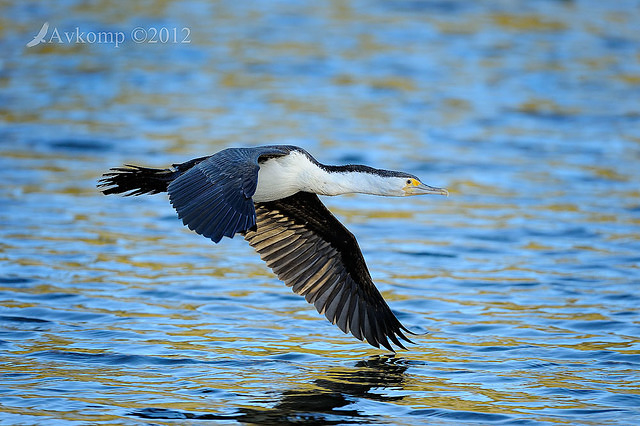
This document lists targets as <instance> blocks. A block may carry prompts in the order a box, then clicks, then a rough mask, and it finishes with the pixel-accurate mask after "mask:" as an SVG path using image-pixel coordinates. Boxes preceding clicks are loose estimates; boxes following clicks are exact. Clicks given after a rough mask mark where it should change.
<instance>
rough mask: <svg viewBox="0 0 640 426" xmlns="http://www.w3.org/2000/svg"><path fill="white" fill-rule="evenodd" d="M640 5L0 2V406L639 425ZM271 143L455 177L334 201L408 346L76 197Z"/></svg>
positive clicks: (174, 230)
mask: <svg viewBox="0 0 640 426" xmlns="http://www.w3.org/2000/svg"><path fill="white" fill-rule="evenodd" d="M639 6H640V3H638V2H637V1H617V2H596V1H551V0H540V1H533V2H504V1H498V0H495V1H493V0H491V1H485V2H474V3H472V2H463V1H455V0H454V1H443V2H436V1H433V2H432V1H390V2H376V1H370V2H365V1H350V2H335V3H317V4H316V3H313V4H307V3H302V2H294V1H278V2H215V3H214V2H206V1H199V0H195V1H189V2H172V1H164V2H160V1H150V2H146V3H137V2H133V3H131V4H124V3H117V2H99V3H94V2H80V1H60V2H55V4H54V3H51V4H48V3H42V4H40V3H34V4H31V3H20V2H14V3H5V4H3V5H1V6H0V8H1V9H2V13H0V48H1V49H2V52H3V54H2V57H1V58H0V203H1V205H2V208H1V209H0V377H1V378H0V424H6V425H15V424H29V425H30V424H43V425H58V424H79V425H81V424H82V425H84V424H131V425H134V424H135V425H138V424H234V423H250V424H251V423H252V424H277V425H286V424H302V423H314V422H315V423H316V424H354V423H356V424H393V425H422V424H460V423H476V424H493V423H497V424H584V425H603V424H616V425H618V424H619V425H629V424H636V423H639V422H640V408H638V407H640V387H639V386H638V383H639V382H640V371H639V370H640V227H639V225H640V190H639V186H638V182H639V181H640V167H639V164H640V33H639V32H638V31H637V28H638V26H637V23H638V22H640V7H639ZM44 22H48V23H49V29H48V31H47V34H46V36H45V38H44V41H45V42H44V43H40V44H38V45H36V46H33V47H26V44H27V43H28V42H30V41H31V40H33V39H34V37H35V36H36V34H37V33H38V32H39V31H40V29H41V28H42V26H43V24H44ZM137 28H141V29H142V31H144V32H145V34H146V35H147V37H148V38H150V37H151V36H152V35H153V34H152V33H153V31H154V30H155V31H156V32H157V35H156V42H155V43H151V42H150V41H151V40H150V39H148V40H146V41H145V42H137V43H136V42H135V41H134V40H133V36H134V30H136V29H137ZM165 28H166V31H167V32H168V33H166V34H169V36H170V37H169V39H165V42H162V41H161V40H160V37H161V35H162V34H165V32H164V30H163V29H165ZM184 28H187V29H188V31H185V30H184ZM54 29H56V30H57V31H58V34H59V35H60V38H59V39H58V38H55V37H53V35H52V34H53V31H54ZM174 29H175V34H176V36H178V37H177V38H175V39H173V38H171V37H173V34H174V33H173V31H174ZM101 31H102V32H105V33H106V32H110V33H112V34H114V35H115V34H119V33H122V34H124V35H125V40H124V42H123V43H121V44H120V45H118V46H117V47H115V46H114V43H111V44H110V43H97V42H94V43H91V42H89V39H90V37H91V36H87V34H88V33H92V32H93V33H94V36H95V37H97V34H98V32H101ZM74 32H76V33H77V34H80V33H82V32H84V38H83V40H84V43H82V42H80V40H78V39H74V38H73V37H75V36H73V33H74ZM65 33H66V35H65ZM187 33H188V36H189V37H188V40H189V41H190V42H189V43H186V42H183V41H185V39H184V38H180V37H182V36H186V35H187ZM136 34H138V33H136ZM67 35H69V36H71V41H67V39H66V36H67ZM94 41H95V40H94ZM138 41H140V40H139V39H138ZM273 143H282V144H294V145H299V146H302V147H304V148H305V149H307V150H308V151H309V152H311V153H312V154H314V155H315V157H316V158H317V159H318V160H320V161H322V162H324V163H327V164H345V163H361V164H368V165H371V166H375V167H379V168H386V169H395V170H403V171H406V172H409V173H413V174H416V175H418V176H420V177H421V179H422V180H423V181H425V182H426V183H428V184H431V185H435V186H442V187H446V188H448V189H449V190H450V193H451V195H450V197H448V198H444V197H435V196H433V197H411V198H402V199H386V198H385V199H383V198H379V197H372V196H364V195H358V196H343V197H335V198H323V201H324V202H325V203H326V204H327V206H328V207H329V208H330V209H331V210H332V211H333V212H334V213H335V214H336V215H337V216H338V217H339V218H340V220H341V221H342V222H343V223H344V224H345V225H346V226H348V227H349V229H350V230H351V231H353V233H354V234H355V235H356V237H357V238H358V240H359V242H360V245H361V248H362V251H363V253H364V256H365V258H366V260H367V262H368V265H369V268H370V270H371V273H372V275H373V278H374V280H375V281H376V283H377V285H378V288H379V289H380V290H381V291H382V293H383V294H384V296H385V297H386V299H387V300H388V301H389V304H390V306H391V307H392V309H393V310H394V311H395V312H396V313H397V315H398V317H399V318H400V320H401V321H402V322H403V323H404V324H406V325H407V326H409V327H410V328H411V329H412V330H414V331H416V332H420V333H424V334H421V335H418V336H416V337H415V339H414V341H415V343H416V344H415V345H412V346H410V347H409V350H408V351H401V352H398V354H396V355H395V356H394V355H392V354H389V353H386V352H385V351H380V350H376V349H374V348H371V347H369V346H368V345H366V344H364V343H361V342H359V341H358V340H356V339H354V338H353V337H352V336H348V335H344V334H342V333H341V332H340V331H339V330H338V329H337V327H335V326H332V325H331V324H329V323H328V322H327V321H326V320H325V319H324V318H323V317H322V316H320V315H318V314H317V313H316V311H315V309H314V308H313V307H312V306H310V305H307V304H306V303H305V302H304V300H303V299H302V298H301V297H299V296H296V295H294V294H293V293H291V290H290V289H289V288H287V287H286V286H284V285H283V284H282V283H281V282H279V281H278V280H277V279H276V278H275V277H274V276H273V275H272V274H271V273H270V272H269V270H268V269H267V268H266V266H265V265H264V264H263V263H262V261H261V260H260V259H259V257H258V256H257V255H256V254H255V253H254V252H253V251H252V250H251V248H250V247H249V246H248V245H247V244H246V243H245V242H244V241H243V240H242V239H241V238H235V239H233V240H229V239H225V241H223V243H221V244H218V245H214V244H212V243H211V242H210V241H208V240H206V239H204V238H202V237H200V236H198V235H196V234H194V233H192V232H189V231H188V230H187V229H185V228H183V227H182V226H181V223H180V221H179V220H178V219H177V218H176V215H175V212H174V211H173V210H172V208H171V206H170V205H169V203H168V201H167V199H166V196H164V195H156V196H152V197H139V198H122V197H104V196H102V195H101V194H100V193H99V192H98V191H97V190H96V188H95V183H96V180H97V179H98V178H99V176H100V175H101V174H102V173H103V172H104V171H106V170H107V169H108V168H109V167H114V166H118V165H121V164H123V163H134V164H141V165H147V166H152V167H165V166H168V165H169V164H171V163H174V162H182V161H186V160H188V159H191V158H194V157H196V156H202V155H206V154H210V153H213V152H216V151H218V150H220V149H223V148H225V147H227V146H251V145H259V144H273ZM427 332H428V333H427Z"/></svg>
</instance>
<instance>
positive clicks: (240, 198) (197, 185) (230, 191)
mask: <svg viewBox="0 0 640 426" xmlns="http://www.w3.org/2000/svg"><path fill="white" fill-rule="evenodd" d="M286 154H287V151H286V150H283V149H279V148H278V147H275V146H274V147H263V148H262V149H260V150H256V149H251V148H230V149H225V150H223V151H220V152H218V153H217V154H214V155H212V156H210V157H208V158H206V159H205V160H203V161H200V162H198V163H196V164H194V165H193V167H191V168H190V169H189V170H187V171H186V172H185V173H183V174H181V175H179V176H178V177H177V178H175V180H173V181H172V182H171V183H170V184H169V186H168V188H167V190H168V192H169V201H170V202H171V204H172V205H173V207H174V208H175V209H176V211H177V212H178V217H179V218H180V219H182V222H183V223H184V224H185V225H186V226H187V227H189V229H191V230H192V231H195V232H197V233H198V234H201V235H203V236H205V237H207V238H211V240H212V241H213V242H214V243H218V242H219V241H220V240H221V239H222V237H230V238H231V237H233V236H234V235H235V234H236V233H238V232H243V231H246V230H248V229H250V228H252V227H253V226H255V221H256V216H255V209H254V203H253V200H252V198H251V197H253V194H254V193H255V191H256V187H257V184H258V170H259V169H260V166H259V165H258V162H259V161H260V160H261V159H262V158H271V157H278V156H283V155H286Z"/></svg>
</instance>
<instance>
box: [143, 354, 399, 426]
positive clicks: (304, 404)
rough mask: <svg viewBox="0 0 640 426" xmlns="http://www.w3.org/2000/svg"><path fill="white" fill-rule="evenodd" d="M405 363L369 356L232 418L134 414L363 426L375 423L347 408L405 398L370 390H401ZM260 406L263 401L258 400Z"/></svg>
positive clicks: (149, 412)
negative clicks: (268, 404) (309, 386)
mask: <svg viewBox="0 0 640 426" xmlns="http://www.w3.org/2000/svg"><path fill="white" fill-rule="evenodd" d="M407 366H408V364H407V363H406V362H405V360H404V359H402V358H395V357H393V356H376V357H371V358H368V359H365V360H362V361H359V362H358V363H356V364H355V366H354V367H353V368H341V369H336V370H334V371H330V372H328V373H327V374H326V377H324V378H322V379H316V380H314V381H313V384H314V385H315V389H313V390H296V389H292V390H288V391H285V392H284V393H282V395H280V397H279V398H278V400H277V403H276V404H275V405H274V406H273V407H272V408H260V409H252V408H241V409H240V410H239V411H238V412H237V413H235V414H232V415H219V414H196V413H185V412H179V411H175V410H166V409H158V408H148V409H143V410H140V411H137V412H135V413H133V414H134V415H136V416H139V417H143V418H147V419H149V418H151V419H168V418H171V419H179V418H183V419H202V420H204V419H209V420H222V419H226V420H235V421H238V422H242V423H253V424H261V425H293V424H302V423H304V424H349V423H355V424H365V423H373V422H376V421H377V418H376V417H375V416H371V415H367V414H366V413H362V412H359V411H358V410H356V409H349V408H342V407H347V406H349V405H351V404H353V403H354V402H356V401H357V399H359V398H365V399H370V400H375V401H398V400H401V399H402V398H404V396H402V395H400V396H387V395H384V394H382V393H378V392H372V389H374V388H375V389H377V390H379V389H381V388H382V389H383V388H393V389H394V390H395V391H397V390H398V389H402V387H403V385H404V381H405V375H404V373H405V371H406V370H407ZM261 403H262V401H261Z"/></svg>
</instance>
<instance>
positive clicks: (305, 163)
mask: <svg viewBox="0 0 640 426" xmlns="http://www.w3.org/2000/svg"><path fill="white" fill-rule="evenodd" d="M390 190H391V181H390V179H389V178H388V177H384V176H379V175H376V174H373V173H362V172H353V171H344V172H342V171H339V172H328V171H327V170H325V169H323V168H321V167H319V166H318V165H317V164H316V163H315V162H313V161H311V160H310V159H309V158H308V157H307V156H306V155H304V154H303V153H301V152H296V151H294V152H291V153H290V154H289V155H286V156H284V157H277V158H272V159H270V160H267V161H265V162H264V163H262V164H261V166H260V171H259V172H258V187H257V189H256V193H255V194H254V196H253V199H254V201H256V202H266V201H273V200H277V199H280V198H285V197H288V196H290V195H293V194H295V193H296V192H299V191H305V192H313V193H315V194H319V195H340V194H350V193H362V194H373V195H396V194H390V193H389V191H390ZM397 195H402V194H397Z"/></svg>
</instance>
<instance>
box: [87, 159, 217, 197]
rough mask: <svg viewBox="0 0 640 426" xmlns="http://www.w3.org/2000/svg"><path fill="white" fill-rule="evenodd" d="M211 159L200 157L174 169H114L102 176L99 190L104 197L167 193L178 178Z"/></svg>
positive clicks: (127, 165) (134, 167)
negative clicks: (110, 195)
mask: <svg viewBox="0 0 640 426" xmlns="http://www.w3.org/2000/svg"><path fill="white" fill-rule="evenodd" d="M207 158H209V157H200V158H196V159H194V160H191V161H187V162H186V163H181V164H174V165H173V168H172V169H151V168H148V167H140V166H132V165H130V164H125V166H124V167H114V168H113V169H110V170H109V172H107V173H105V174H103V175H102V179H100V180H99V181H98V188H105V189H101V191H102V193H103V194H104V195H109V194H124V195H142V194H158V193H160V192H167V188H168V187H169V184H170V183H171V182H172V181H173V180H174V179H176V178H177V177H178V176H180V175H181V174H183V173H184V172H186V171H187V170H189V169H190V168H191V167H193V166H195V165H196V164H198V163H199V162H201V161H203V160H206V159H207Z"/></svg>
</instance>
